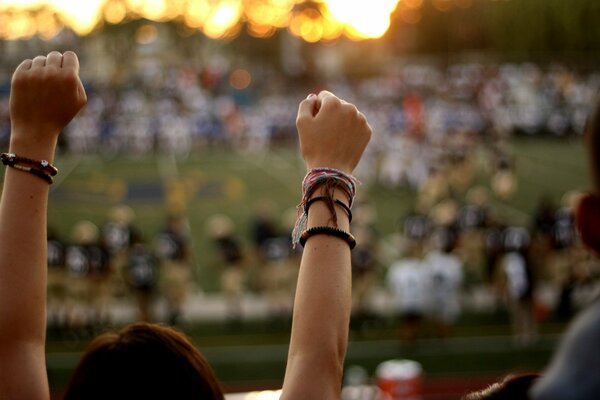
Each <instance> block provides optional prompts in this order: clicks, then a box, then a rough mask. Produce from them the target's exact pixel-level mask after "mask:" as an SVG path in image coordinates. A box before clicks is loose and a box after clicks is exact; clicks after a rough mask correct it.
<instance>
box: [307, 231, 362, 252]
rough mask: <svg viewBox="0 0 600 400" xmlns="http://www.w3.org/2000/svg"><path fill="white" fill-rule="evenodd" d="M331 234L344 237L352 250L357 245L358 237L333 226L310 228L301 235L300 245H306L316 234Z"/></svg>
mask: <svg viewBox="0 0 600 400" xmlns="http://www.w3.org/2000/svg"><path fill="white" fill-rule="evenodd" d="M321 234H323V235H330V236H335V237H338V238H340V239H343V240H345V241H346V243H348V246H350V250H352V249H353V248H355V247H356V239H354V236H352V234H351V233H349V232H346V231H344V230H342V229H339V228H334V227H332V226H313V227H312V228H308V229H307V230H305V231H304V232H302V234H301V235H300V245H301V246H302V247H304V245H305V244H306V241H307V240H308V239H309V238H310V237H311V236H314V235H321Z"/></svg>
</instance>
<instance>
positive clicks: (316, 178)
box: [292, 168, 359, 250]
mask: <svg viewBox="0 0 600 400" xmlns="http://www.w3.org/2000/svg"><path fill="white" fill-rule="evenodd" d="M357 183H359V182H358V181H357V180H356V178H354V177H353V176H352V175H348V174H346V173H345V172H343V171H340V170H337V169H334V168H313V169H311V170H310V171H308V173H307V174H306V176H305V177H304V180H303V181H302V201H301V202H300V204H299V205H298V214H299V217H298V220H297V221H296V226H295V227H294V231H293V233H292V241H293V245H294V247H295V246H296V245H297V244H298V243H299V244H300V245H301V246H302V247H304V244H305V243H306V241H307V240H308V239H309V238H310V237H311V236H314V235H318V234H325V235H330V236H336V237H339V238H341V239H343V240H345V241H346V242H347V243H348V245H349V246H350V250H352V249H353V248H354V247H355V246H356V240H355V239H354V236H352V234H350V233H349V232H346V231H344V230H342V229H340V228H338V223H337V214H336V210H335V207H336V206H338V207H340V208H342V209H343V210H344V212H346V214H348V220H349V222H352V211H351V208H352V203H353V201H354V196H355V195H356V184H357ZM317 189H321V196H316V197H312V196H313V195H314V194H315V192H316V191H317ZM336 189H340V190H341V191H342V192H343V193H344V194H345V195H346V196H347V197H348V205H346V204H345V203H344V202H343V201H341V200H338V199H335V198H334V192H335V190H336ZM317 201H323V202H325V204H326V205H327V208H328V209H329V211H330V212H331V220H332V222H333V225H334V226H315V227H312V228H308V229H307V227H306V224H307V221H308V210H309V209H310V206H311V205H313V204H314V203H315V202H317Z"/></svg>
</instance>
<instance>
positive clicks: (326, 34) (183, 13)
mask: <svg viewBox="0 0 600 400" xmlns="http://www.w3.org/2000/svg"><path fill="white" fill-rule="evenodd" d="M403 1H406V2H411V3H413V4H415V3H417V4H420V3H419V1H418V0H403ZM445 1H453V0H445ZM465 1H466V0H461V3H464V2H465ZM398 3H399V0H372V1H369V2H365V1H362V0H318V1H313V2H311V3H307V2H306V1H305V0H86V1H80V0H46V1H42V0H3V1H2V2H0V38H5V39H19V38H29V37H31V36H33V35H39V36H40V37H42V38H44V39H47V38H51V37H53V36H54V35H56V34H57V33H58V32H59V31H60V30H61V29H62V28H64V27H68V28H70V29H72V30H73V31H74V32H75V33H76V34H78V35H87V34H89V33H91V32H92V31H93V30H94V29H96V28H101V27H102V25H103V24H104V23H108V24H119V23H123V22H126V21H130V20H134V19H140V18H144V19H148V20H151V21H158V22H164V21H173V20H175V21H178V22H180V23H183V24H185V25H186V26H187V27H188V28H190V29H196V30H200V31H202V32H203V33H204V34H205V35H206V36H208V37H210V38H214V39H220V38H226V37H231V36H233V35H235V34H237V33H238V32H239V31H240V29H241V28H242V26H245V27H246V29H247V31H248V33H249V34H251V35H253V36H256V37H269V36H271V35H273V34H274V33H275V31H276V30H277V29H286V28H287V29H288V30H289V31H290V32H291V33H292V34H293V35H296V36H299V37H301V38H303V39H304V40H306V41H308V42H318V41H321V40H333V39H336V38H338V37H340V36H342V35H345V36H347V37H349V38H351V39H353V40H363V39H374V38H379V37H381V36H383V35H384V34H385V32H386V31H387V30H388V28H389V26H390V16H391V14H392V13H393V12H394V10H395V9H396V7H397V5H398Z"/></svg>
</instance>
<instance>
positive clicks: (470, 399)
mask: <svg viewBox="0 0 600 400" xmlns="http://www.w3.org/2000/svg"><path fill="white" fill-rule="evenodd" d="M539 377H540V374H537V373H527V374H518V375H508V376H507V377H505V378H504V379H503V380H502V381H500V382H497V383H494V384H492V385H490V386H488V387H487V388H485V389H483V390H480V391H477V392H473V393H469V394H468V395H466V396H464V397H463V399H462V400H528V399H529V395H528V394H527V393H528V392H529V388H531V386H532V385H533V383H534V382H535V380H536V379H538V378H539Z"/></svg>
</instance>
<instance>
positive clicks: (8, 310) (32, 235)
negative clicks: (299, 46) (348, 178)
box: [0, 52, 371, 400]
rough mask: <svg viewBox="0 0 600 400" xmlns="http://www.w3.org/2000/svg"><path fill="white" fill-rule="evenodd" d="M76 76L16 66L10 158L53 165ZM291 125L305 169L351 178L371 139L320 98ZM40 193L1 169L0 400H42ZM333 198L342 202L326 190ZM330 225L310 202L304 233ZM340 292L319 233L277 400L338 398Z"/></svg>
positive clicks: (71, 65)
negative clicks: (294, 127)
mask: <svg viewBox="0 0 600 400" xmlns="http://www.w3.org/2000/svg"><path fill="white" fill-rule="evenodd" d="M78 73H79V62H78V60H77V56H76V55H75V54H74V53H73V52H65V53H64V54H61V53H58V52H51V53H49V54H48V55H47V56H38V57H36V58H34V59H33V60H25V61H24V62H23V63H21V65H19V66H18V67H17V69H16V70H15V73H14V75H13V79H12V87H11V98H10V113H11V124H12V133H11V141H10V151H11V152H13V153H16V154H17V155H19V156H23V157H27V158H32V159H37V160H42V159H45V160H47V161H49V162H53V160H54V152H55V149H56V143H57V140H58V136H59V134H60V132H61V130H62V129H63V128H64V127H65V125H67V124H68V123H69V122H70V121H71V119H72V118H73V117H74V116H75V115H76V114H77V113H78V112H79V110H80V109H81V108H82V107H83V106H84V105H85V103H86V95H85V91H84V89H83V85H82V84H81V81H80V79H79V77H78ZM297 126H298V133H299V137H300V148H301V153H302V156H303V157H304V160H305V161H306V165H307V167H308V168H314V167H331V168H337V169H340V170H342V171H345V172H347V173H351V172H352V171H353V170H354V168H355V167H356V165H357V164H358V161H359V160H360V157H361V155H362V153H363V151H364V149H365V147H366V145H367V143H368V142H369V139H370V137H371V128H370V127H369V125H368V123H367V120H366V119H365V117H364V115H362V114H361V113H360V112H359V111H358V110H357V109H356V107H355V106H353V105H352V104H349V103H347V102H345V101H343V100H341V99H339V98H338V97H336V96H335V95H333V94H332V93H330V92H321V93H319V94H318V95H311V96H309V97H308V98H307V99H306V100H304V101H302V102H301V103H300V107H299V111H298V119H297ZM48 191H49V185H48V184H47V183H46V182H45V181H43V180H42V179H40V178H39V177H36V176H34V175H31V174H29V173H26V172H23V171H18V170H15V169H12V168H7V169H6V177H5V181H4V189H3V192H2V198H1V200H0V365H1V368H0V398H1V399H7V400H10V399H32V400H37V399H39V400H47V399H49V398H50V394H49V388H48V380H47V376H46V369H45V354H44V343H45V332H46V314H45V307H46V270H47V268H46V255H47V254H46V253H47V249H46V239H47V238H46V225H47V221H46V214H47V207H48ZM336 198H339V199H342V200H344V198H345V196H344V195H343V194H342V193H336ZM336 212H337V213H338V215H337V218H338V227H339V228H341V229H344V230H349V228H350V226H349V222H348V217H347V215H346V213H345V212H344V211H342V210H341V209H340V210H337V207H336ZM331 224H332V222H331V215H330V214H329V211H328V209H327V208H326V205H325V204H324V203H323V202H317V203H315V204H314V205H313V206H312V207H311V208H310V213H309V216H308V227H313V226H323V225H331ZM350 294H351V269H350V249H349V246H348V244H347V243H346V242H345V241H343V240H341V239H339V238H336V237H332V236H327V235H315V236H313V237H311V238H310V239H309V240H308V241H307V243H306V248H305V250H304V253H303V257H302V261H301V266H300V273H299V278H298V289H297V294H296V299H295V307H294V317H293V327H292V335H291V341H290V349H289V356H288V364H287V368H286V374H285V380H284V384H283V395H282V398H283V399H316V398H319V399H330V398H331V399H337V398H339V396H340V387H341V383H342V369H343V362H344V356H345V353H346V347H347V342H348V324H349V320H350V306H351V296H350ZM307 382H310V384H308V385H307Z"/></svg>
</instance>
